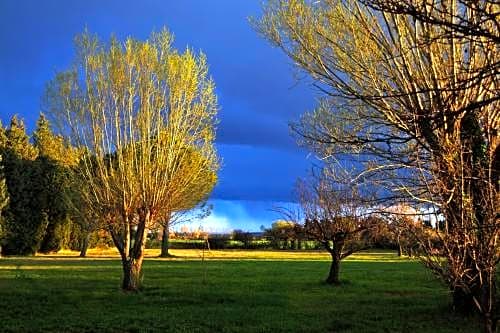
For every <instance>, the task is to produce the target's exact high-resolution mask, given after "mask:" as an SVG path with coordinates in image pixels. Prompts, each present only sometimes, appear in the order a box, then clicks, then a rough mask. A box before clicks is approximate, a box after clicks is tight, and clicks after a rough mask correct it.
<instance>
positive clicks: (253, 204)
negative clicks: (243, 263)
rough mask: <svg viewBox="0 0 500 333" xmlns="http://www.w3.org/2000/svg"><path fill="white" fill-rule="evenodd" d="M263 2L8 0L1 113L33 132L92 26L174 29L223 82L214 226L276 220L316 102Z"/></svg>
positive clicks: (106, 31)
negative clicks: (58, 75)
mask: <svg viewBox="0 0 500 333" xmlns="http://www.w3.org/2000/svg"><path fill="white" fill-rule="evenodd" d="M260 3H261V1H260V0H213V1H206V0H182V1H165V0H156V1H152V0H146V1H144V0H143V1H100V0H85V1H84V0H80V1H59V0H44V1H37V0H31V1H29V0H2V1H0V45H1V48H2V51H1V52H0V100H1V103H0V116H1V119H2V122H3V123H4V124H7V123H8V121H9V119H10V117H11V116H12V115H13V114H18V115H20V116H21V117H22V118H24V119H25V121H26V123H27V125H28V128H29V129H30V130H31V129H32V128H33V126H34V123H35V121H36V118H37V117H38V113H39V109H40V97H41V96H42V94H43V89H44V85H45V83H46V82H47V81H48V80H50V79H51V78H52V76H53V75H54V73H55V72H56V71H58V70H64V69H66V68H67V67H68V65H69V64H70V63H71V61H72V59H73V51H74V50H73V38H74V36H75V35H76V34H78V33H81V32H82V31H83V29H84V28H85V27H88V29H89V30H90V31H91V32H93V33H97V34H98V35H99V36H100V37H101V38H102V39H108V38H109V36H110V35H111V34H112V33H114V34H115V35H116V36H117V37H118V38H120V39H124V38H126V37H127V36H133V37H135V38H139V39H145V38H147V37H148V36H149V34H150V33H151V31H152V30H159V29H161V28H162V27H164V26H165V27H167V28H168V29H169V30H170V31H171V32H173V34H174V35H175V40H176V41H175V46H176V47H177V48H178V49H185V47H186V46H189V47H191V48H193V49H194V50H202V51H203V52H204V53H205V54H206V55H207V58H208V62H209V65H210V72H211V75H212V76H213V78H214V80H215V83H216V85H217V94H218V97H219V105H220V114H219V120H220V124H219V128H218V136H217V145H218V149H219V152H220V155H221V157H222V159H223V169H222V170H221V172H220V175H219V178H220V181H219V184H218V185H217V187H216V189H215V191H214V193H213V195H212V203H213V204H214V212H213V214H212V216H211V217H210V218H209V220H208V221H206V223H207V225H206V226H205V228H206V229H212V230H222V229H232V228H241V229H245V230H257V229H258V228H259V226H260V225H266V226H268V225H269V224H270V223H271V222H272V221H273V220H274V219H276V218H278V216H276V214H274V213H272V212H270V211H269V209H270V208H272V206H273V204H274V203H276V202H287V201H290V200H292V190H293V185H294V183H295V180H296V179H297V177H300V176H302V175H304V174H305V173H306V172H307V170H308V168H309V165H310V163H311V161H310V160H307V159H306V155H307V154H306V152H304V151H303V150H302V151H301V150H299V149H298V148H297V146H296V144H295V142H294V140H293V139H292V138H291V137H290V135H289V134H290V133H289V130H288V122H289V121H290V120H293V119H297V117H298V116H299V115H300V114H301V113H302V112H304V111H306V110H309V109H311V108H312V107H313V106H314V103H315V100H314V98H315V96H314V93H313V89H312V88H311V87H310V86H308V85H307V84H306V83H305V82H299V83H297V80H296V79H295V77H294V70H293V68H292V65H291V63H290V61H289V60H288V59H287V58H286V57H285V56H284V55H283V54H282V53H281V52H280V51H279V50H277V49H275V48H272V47H271V46H270V44H268V43H267V42H266V41H265V40H263V39H262V38H261V37H260V36H258V35H257V33H256V32H255V31H254V30H253V29H252V28H251V26H250V25H249V23H248V17H250V16H259V13H260Z"/></svg>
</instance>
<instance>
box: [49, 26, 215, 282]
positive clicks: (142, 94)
mask: <svg viewBox="0 0 500 333" xmlns="http://www.w3.org/2000/svg"><path fill="white" fill-rule="evenodd" d="M77 52H78V58H77V63H76V65H75V68H74V69H73V70H71V71H68V72H64V73H60V74H58V75H57V77H56V78H55V80H54V81H53V82H51V83H50V84H49V87H48V90H47V100H48V101H49V103H48V105H50V108H51V113H52V114H55V115H56V117H55V118H57V119H59V120H61V121H60V123H59V124H60V126H61V127H60V128H61V130H62V131H65V133H67V135H68V137H71V138H72V140H73V142H74V143H75V144H76V145H78V146H83V147H86V153H85V154H84V156H83V159H82V167H81V170H80V172H81V175H82V177H83V178H84V179H85V181H86V183H87V186H88V188H89V191H87V194H86V195H85V199H86V200H88V201H89V205H88V207H90V208H92V210H93V211H94V215H96V216H100V217H101V218H102V219H103V221H104V223H105V225H106V227H107V229H108V230H109V232H110V233H111V236H112V238H113V241H114V243H115V245H116V247H117V249H118V251H119V252H120V255H121V258H122V264H123V283H122V288H123V289H124V290H132V291H133V290H138V288H140V282H141V278H142V262H143V258H144V246H145V241H146V234H147V230H148V229H150V228H153V227H155V226H156V225H157V224H158V223H159V221H161V220H162V219H163V218H164V217H165V212H166V210H168V209H166V207H169V205H170V201H171V200H172V198H173V197H175V196H176V195H178V192H182V191H184V189H185V188H188V186H189V184H190V183H191V182H192V181H193V177H195V176H193V175H196V174H197V172H196V171H192V172H189V173H187V172H184V171H183V170H182V169H183V166H184V165H185V163H184V162H183V161H184V160H185V159H187V158H188V156H189V154H190V152H191V151H192V150H195V151H197V152H198V154H199V155H200V156H201V157H202V158H200V159H199V161H198V162H196V163H190V164H189V167H190V168H193V169H195V168H199V169H200V170H211V171H212V172H214V173H215V172H216V171H217V169H218V159H217V156H216V152H215V147H214V144H213V142H214V135H215V127H214V125H215V116H216V113H217V100H216V96H215V92H214V84H213V82H212V80H211V79H210V77H209V76H208V66H207V63H206V58H205V56H204V55H203V54H199V55H196V54H194V53H193V52H192V51H190V50H186V51H185V52H183V53H180V52H178V51H176V50H175V49H173V48H172V35H171V34H170V33H169V32H168V31H166V30H163V31H161V32H159V33H153V34H152V35H151V36H150V38H149V39H148V40H146V41H138V40H134V39H132V38H128V39H127V40H126V41H125V42H124V43H120V42H119V41H117V40H116V39H112V40H111V42H110V43H109V45H104V44H103V43H101V42H100V41H99V40H98V39H97V37H95V36H93V35H91V34H89V33H85V34H83V35H81V36H78V38H77ZM180 174H183V175H185V177H181V176H180Z"/></svg>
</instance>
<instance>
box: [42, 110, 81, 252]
mask: <svg viewBox="0 0 500 333" xmlns="http://www.w3.org/2000/svg"><path fill="white" fill-rule="evenodd" d="M33 141H34V146H35V148H36V149H37V150H38V158H37V160H36V167H37V169H38V171H39V173H40V176H41V177H40V178H39V180H38V182H39V188H40V191H39V192H38V200H37V201H38V209H39V211H40V214H41V215H40V216H44V217H46V218H47V223H48V224H47V229H46V232H45V235H44V238H43V240H42V243H41V245H40V251H41V252H44V253H48V252H54V251H59V250H60V249H61V248H62V247H63V246H64V244H65V243H67V239H68V235H69V233H70V228H71V219H70V217H69V215H70V213H69V206H68V204H67V200H66V199H65V194H66V192H67V186H68V184H69V179H68V177H69V173H70V169H69V168H70V167H71V166H73V165H74V164H75V161H76V160H77V157H76V154H75V150H74V149H72V148H71V147H69V146H68V145H66V144H65V142H64V139H63V138H62V137H60V136H56V135H54V133H53V132H52V130H51V128H50V123H49V121H48V120H47V118H46V117H45V116H44V115H43V114H41V115H40V118H39V119H38V121H37V127H36V129H35V131H34V132H33Z"/></svg>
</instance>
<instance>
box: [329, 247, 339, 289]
mask: <svg viewBox="0 0 500 333" xmlns="http://www.w3.org/2000/svg"><path fill="white" fill-rule="evenodd" d="M330 254H331V256H332V263H331V265H330V272H329V274H328V277H327V278H326V283H328V284H334V285H339V284H340V280H339V274H340V253H336V252H332V253H330Z"/></svg>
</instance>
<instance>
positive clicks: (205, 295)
mask: <svg viewBox="0 0 500 333" xmlns="http://www.w3.org/2000/svg"><path fill="white" fill-rule="evenodd" d="M172 253H173V254H174V255H175V256H176V257H175V258H173V259H159V258H154V256H156V255H157V254H158V251H149V252H148V256H149V258H148V259H147V260H146V261H145V263H144V274H145V278H144V285H145V289H144V291H143V292H141V293H139V294H127V293H123V292H121V291H120V289H119V285H120V275H121V265H120V262H119V260H118V258H117V257H116V255H115V253H114V252H113V251H109V252H106V251H104V252H103V251H100V252H96V251H91V252H90V253H89V254H90V256H91V257H90V258H87V259H80V258H76V257H73V256H72V255H74V253H60V254H58V256H37V257H32V258H3V259H0V331H2V332H24V331H29V332H96V331H99V332H156V331H158V332H245V333H247V332H287V333H290V332H321V333H324V332H478V331H479V327H478V326H477V322H478V321H477V320H476V319H475V318H462V317H458V316H454V315H452V314H451V313H450V312H449V295H448V293H447V292H446V289H445V288H444V287H443V286H442V285H440V284H439V283H438V282H436V280H435V278H434V277H433V276H431V275H430V273H429V272H428V271H427V270H425V269H424V268H423V267H422V266H421V265H420V264H419V263H418V262H416V261H410V260H407V259H399V258H397V257H396V256H395V255H394V254H393V253H388V252H377V253H374V252H371V253H363V254H359V255H356V256H353V257H351V258H350V259H349V260H347V261H345V262H344V263H343V265H342V272H341V274H342V278H343V279H344V284H343V285H342V286H341V287H332V286H329V285H326V284H324V283H323V282H322V280H323V278H324V277H325V274H326V272H327V270H328V265H329V262H328V256H327V255H325V254H324V253H319V252H282V251H210V252H209V253H207V252H206V253H205V259H207V260H206V261H205V263H204V264H202V263H201V261H200V257H201V255H202V252H201V251H197V250H173V251H172Z"/></svg>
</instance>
